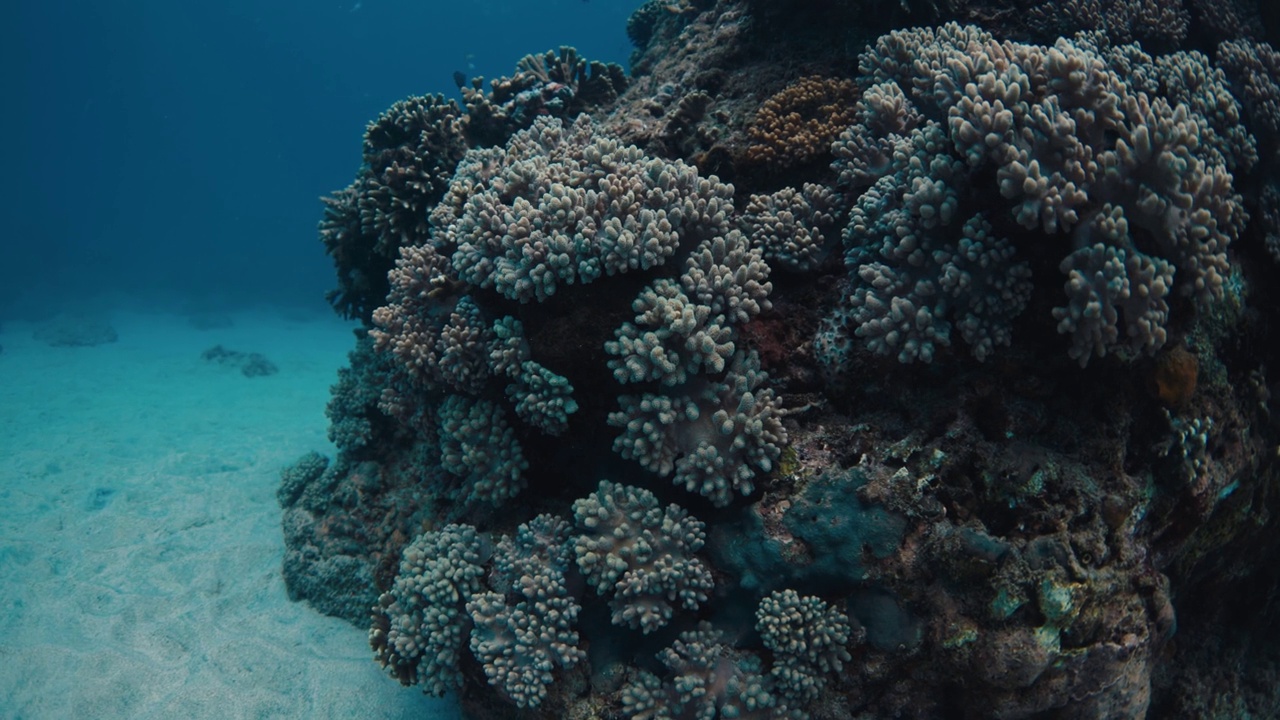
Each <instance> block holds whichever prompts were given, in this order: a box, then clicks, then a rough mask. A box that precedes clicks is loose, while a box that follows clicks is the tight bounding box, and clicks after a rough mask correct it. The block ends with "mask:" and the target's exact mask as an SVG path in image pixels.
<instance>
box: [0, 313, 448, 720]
mask: <svg viewBox="0 0 1280 720" xmlns="http://www.w3.org/2000/svg"><path fill="white" fill-rule="evenodd" d="M234 320H235V325H234V327H231V328H227V329H221V330H206V331H199V330H195V329H192V328H191V327H190V326H189V325H188V324H187V323H186V321H185V320H183V319H182V318H178V317H172V316H163V315H124V316H117V317H115V318H114V321H113V324H114V325H115V327H116V329H117V330H118V331H119V335H120V339H119V341H118V342H116V343H113V344H109V345H101V346H98V347H89V348H65V347H47V346H45V345H44V344H43V343H41V342H39V341H36V340H33V339H32V337H31V332H32V326H30V325H26V324H22V323H12V322H11V323H7V324H6V325H5V327H4V328H3V330H0V345H3V347H4V349H3V352H0V718H23V719H24V720H36V719H41V718H57V719H58V720H68V719H74V718H166V719H168V718H187V717H192V718H293V717H298V718H417V719H424V718H456V717H459V713H458V710H457V706H456V703H450V702H448V701H447V700H444V701H442V700H434V699H432V698H427V697H425V696H424V695H422V693H420V692H419V691H417V690H413V689H406V688H402V687H401V686H400V685H399V684H398V683H396V682H395V681H394V680H392V679H391V678H389V677H387V676H385V675H384V674H383V673H382V671H381V669H380V668H379V667H378V666H377V664H376V663H375V662H374V661H373V658H372V653H371V651H370V650H369V649H368V645H367V641H366V638H365V633H364V631H362V630H360V629H358V628H355V627H352V626H350V625H347V624H346V623H344V622H342V621H340V620H336V619H333V618H328V617H324V616H322V615H320V614H318V613H316V612H315V611H313V610H312V609H311V608H310V607H308V606H306V605H305V604H299V603H291V602H289V601H288V599H287V598H286V596H285V589H284V583H283V581H282V579H281V577H280V562H281V557H282V554H283V540H282V538H281V534H280V509H279V507H278V506H277V504H276V499H275V491H276V486H277V484H278V481H279V473H280V469H281V468H282V467H284V466H285V465H287V464H289V463H291V462H293V461H294V460H295V459H297V458H298V457H299V456H300V455H302V454H303V453H305V452H307V451H309V450H319V451H321V452H325V453H327V454H330V455H332V448H331V447H330V445H329V443H328V440H327V439H326V437H325V427H326V419H325V416H324V405H325V402H326V401H327V399H328V388H329V385H330V384H331V383H332V382H333V381H334V379H335V377H336V376H335V371H336V369H337V368H338V367H339V366H340V365H341V364H342V363H344V362H345V360H346V352H347V351H348V350H349V349H350V347H351V344H352V337H351V334H350V330H349V326H346V325H343V324H341V323H339V322H338V321H337V320H335V319H331V318H324V317H320V316H317V317H316V318H314V319H312V320H310V321H298V320H286V319H283V318H282V317H280V316H279V315H276V314H273V313H261V314H256V315H241V316H236V317H235V318H234ZM219 343H220V344H222V345H224V346H225V347H227V348H230V349H233V350H242V351H246V352H260V353H263V354H264V355H266V356H267V357H268V358H269V359H270V360H272V361H273V362H275V364H276V365H278V366H279V368H280V372H279V374H277V375H274V376H270V377H257V378H246V377H244V376H243V375H241V374H240V373H239V371H238V370H236V369H235V368H231V367H223V366H218V365H214V364H210V363H207V362H205V361H202V360H201V359H200V353H201V352H202V351H204V350H205V349H207V348H209V347H211V346H213V345H215V344H219Z"/></svg>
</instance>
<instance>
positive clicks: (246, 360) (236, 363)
mask: <svg viewBox="0 0 1280 720" xmlns="http://www.w3.org/2000/svg"><path fill="white" fill-rule="evenodd" d="M200 359H201V360H205V361H207V362H213V363H218V364H219V365H230V366H232V367H238V368H240V373H241V374H242V375H244V376H245V377H265V376H267V375H275V374H276V373H278V372H280V368H278V367H276V365H275V363H273V362H271V361H270V360H268V359H267V358H266V356H265V355H262V354H261V353H246V352H240V351H239V350H228V349H226V348H224V347H222V346H221V345H214V346H213V347H211V348H209V349H208V350H205V351H204V352H202V353H200Z"/></svg>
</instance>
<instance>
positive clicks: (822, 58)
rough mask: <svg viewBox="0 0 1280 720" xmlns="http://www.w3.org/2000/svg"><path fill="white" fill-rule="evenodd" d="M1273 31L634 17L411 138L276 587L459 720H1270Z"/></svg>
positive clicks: (361, 254)
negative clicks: (616, 39) (601, 59)
mask: <svg viewBox="0 0 1280 720" xmlns="http://www.w3.org/2000/svg"><path fill="white" fill-rule="evenodd" d="M1278 30H1280V27H1277V17H1276V14H1275V9H1274V8H1273V7H1272V6H1271V5H1270V4H1265V3H1257V4H1255V3H1253V2H1250V1H1249V0H1231V1H1230V2H1227V3H1221V2H1218V3H1210V2H1209V1H1208V0H1140V1H1139V0H1115V1H1114V2H1107V3H1091V2H1074V1H1073V2H1065V3H1064V2H1039V1H1038V0H1033V1H1032V2H1012V1H1011V0H951V1H950V2H941V1H939V2H933V1H931V0H904V1H902V2H894V1H880V2H877V1H876V0H810V1H808V2H801V3H781V2H776V1H775V0H740V1H736V2H731V1H728V0H722V1H720V2H716V1H714V0H682V1H680V2H665V1H664V2H648V3H645V4H644V5H643V6H642V7H641V8H639V9H638V10H637V11H636V13H635V14H634V15H633V16H632V18H631V21H630V22H629V23H628V27H627V31H628V34H629V36H630V37H631V39H632V41H633V42H634V43H635V45H636V51H635V53H634V55H633V56H632V60H631V74H630V76H628V75H627V74H626V73H624V72H623V71H622V70H621V69H620V68H618V67H616V66H611V65H604V64H601V63H596V62H590V61H587V60H586V59H583V58H580V57H579V56H578V55H577V53H576V52H575V51H574V50H573V49H572V48H560V49H559V50H555V51H551V52H547V53H544V54H541V55H530V56H528V57H526V58H525V59H523V60H522V61H521V62H520V63H519V64H518V67H517V69H516V72H515V74H514V75H512V76H511V77H505V78H498V79H496V80H494V81H493V82H491V83H489V86H488V89H487V90H486V89H485V83H484V82H483V79H480V78H477V79H475V80H471V81H467V80H466V79H465V78H462V79H460V81H459V86H460V90H461V95H462V102H461V104H459V103H457V102H455V101H452V100H447V99H445V98H443V97H440V96H433V97H419V98H410V99H408V100H405V101H402V102H400V103H397V104H396V105H394V106H392V108H390V109H388V111H387V112H386V113H384V114H383V115H382V116H381V117H379V118H378V119H377V120H375V121H374V122H373V123H371V124H370V126H369V128H368V131H367V133H366V138H365V152H364V155H363V164H362V165H361V167H360V169H359V171H358V173H357V177H356V180H355V182H354V183H353V184H352V185H351V186H349V187H348V188H346V189H343V190H341V191H338V192H336V193H335V194H334V195H333V196H332V197H331V198H328V199H326V201H325V202H326V208H325V214H324V218H323V220H322V222H321V228H320V234H321V238H322V240H323V241H324V244H325V247H326V249H327V251H328V252H329V254H330V255H331V256H332V257H333V259H334V263H335V267H336V269H337V271H338V283H339V285H338V288H337V289H336V290H335V291H334V293H333V294H332V295H331V300H332V302H333V303H334V307H335V309H336V310H337V311H338V312H340V313H342V314H344V315H347V316H349V317H353V318H358V319H360V320H361V321H362V327H361V329H360V330H359V331H358V332H357V333H356V338H355V347H354V349H353V351H352V352H351V355H350V364H349V366H348V367H346V368H344V369H342V370H341V371H340V372H339V377H338V382H337V383H336V384H335V385H334V386H333V389H332V398H331V400H330V403H329V406H328V412H327V414H328V417H329V420H330V438H331V439H332V440H333V442H334V444H335V445H336V446H337V448H338V454H337V457H336V458H334V459H333V460H332V461H331V460H329V459H327V458H324V457H322V456H320V455H318V454H311V455H308V456H307V457H305V458H303V459H302V460H300V461H299V462H298V463H297V464H296V465H294V466H293V467H291V468H289V469H287V470H286V471H285V473H284V475H283V481H282V484H281V487H280V491H279V500H280V503H281V505H282V507H283V508H284V520H283V523H284V533H285V539H286V555H285V560H284V574H285V579H286V584H287V587H288V589H289V592H290V596H291V597H292V598H294V599H305V600H307V601H308V602H310V603H311V604H312V605H313V606H314V607H316V608H317V609H318V610H320V611H322V612H325V613H329V614H332V615H336V616H339V617H343V618H345V619H347V620H348V621H350V622H353V623H356V624H358V625H360V626H363V627H368V628H369V639H370V645H371V647H372V649H373V655H374V657H375V659H376V660H377V661H378V662H380V663H381V664H382V665H383V666H384V667H385V668H386V670H387V672H388V674H389V675H390V676H391V677H393V678H395V679H396V680H398V681H400V682H401V683H403V684H405V685H409V686H418V687H420V688H421V689H422V690H423V691H425V692H428V693H433V694H441V693H444V692H446V691H449V690H457V691H459V693H460V695H459V696H460V698H461V700H462V704H463V708H464V710H465V711H466V713H467V714H468V715H469V716H473V717H495V718H496V717H502V718H507V717H517V718H519V717H528V718H535V717H538V718H543V717H545V718H551V717H556V718H562V717H568V718H628V719H641V720H648V719H658V718H706V719H711V718H717V717H723V718H758V717H768V718H855V717H857V718H945V719H949V718H988V717H993V718H1043V719H1053V720H1056V719H1063V718H1098V719H1101V718H1141V717H1219V718H1239V717H1267V716H1274V715H1275V708H1276V707H1280V697H1278V695H1280V678H1277V668H1280V664H1277V661H1278V660H1280V658H1278V657H1277V651H1276V649H1275V648H1276V647H1280V642H1277V641H1280V622H1278V619H1280V618H1278V611H1280V603H1278V602H1277V593H1278V591H1280V588H1278V582H1277V570H1276V569H1275V563H1274V562H1273V560H1274V559H1275V558H1277V557H1280V547H1277V545H1278V544H1280V527H1277V525H1278V523H1280V520H1277V518H1278V517H1280V507H1278V504H1280V491H1278V490H1277V488H1280V484H1278V483H1280V478H1278V477H1277V474H1278V473H1277V447H1278V440H1280V433H1277V430H1278V428H1277V420H1276V418H1275V417H1274V416H1273V412H1274V407H1273V405H1274V403H1273V402H1272V399H1271V393H1272V390H1273V389H1274V382H1273V381H1272V380H1271V379H1270V378H1269V376H1268V369H1269V368H1270V369H1272V370H1273V371H1274V368H1276V367H1280V358H1278V357H1277V352H1278V351H1277V348H1280V342H1277V333H1276V323H1277V322H1280V296H1278V295H1277V282H1276V279H1277V278H1276V275H1277V272H1278V271H1280V267H1278V263H1280V189H1278V188H1280V184H1278V179H1277V177H1276V176H1277V173H1278V172H1280V170H1278V169H1280V163H1278V162H1277V161H1278V160H1280V155H1278V154H1277V153H1278V149H1280V111H1278V110H1277V108H1280V53H1277V52H1276V51H1275V50H1274V49H1273V48H1272V46H1271V45H1269V44H1268V41H1274V40H1275V37H1276V33H1277V31H1278ZM1059 36H1065V37H1059Z"/></svg>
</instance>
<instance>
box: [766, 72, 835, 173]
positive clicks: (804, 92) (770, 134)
mask: <svg viewBox="0 0 1280 720" xmlns="http://www.w3.org/2000/svg"><path fill="white" fill-rule="evenodd" d="M857 100H858V92H857V87H856V86H855V85H854V83H853V82H852V81H851V80H846V79H844V78H828V77H822V76H820V75H811V76H809V77H804V78H801V79H799V80H797V81H796V82H794V83H792V84H791V85H788V86H787V87H786V88H784V89H783V90H782V91H780V92H778V93H777V94H776V95H774V96H773V97H771V98H769V99H768V100H765V101H764V103H763V104H761V105H760V109H759V110H757V111H756V116H755V120H754V122H753V123H752V124H751V126H750V127H748V128H747V135H748V136H750V138H751V146H750V147H749V148H747V152H746V157H747V160H749V161H751V162H754V163H761V164H769V165H774V166H777V167H780V168H786V167H791V166H794V165H802V164H804V163H807V162H810V161H812V160H815V159H816V158H819V157H822V156H824V155H827V154H829V153H830V152H831V143H832V141H834V140H835V139H836V138H837V137H839V136H840V133H841V132H843V131H844V129H845V128H847V127H849V126H850V125H852V124H853V123H854V122H856V120H857V112H856V103H857Z"/></svg>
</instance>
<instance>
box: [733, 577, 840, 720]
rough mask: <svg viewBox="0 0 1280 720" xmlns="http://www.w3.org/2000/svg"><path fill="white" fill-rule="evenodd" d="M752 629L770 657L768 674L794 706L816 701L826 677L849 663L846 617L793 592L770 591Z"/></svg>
mask: <svg viewBox="0 0 1280 720" xmlns="http://www.w3.org/2000/svg"><path fill="white" fill-rule="evenodd" d="M756 630H757V631H758V632H759V633H760V639H761V641H763V642H764V646H765V647H766V648H768V649H769V651H770V652H772V653H773V667H772V668H771V669H770V670H769V674H770V675H771V676H772V677H773V680H774V682H775V683H776V684H777V687H778V688H779V689H780V692H781V694H782V695H784V696H785V697H787V698H788V699H790V700H793V701H795V702H798V703H803V702H809V701H812V700H815V699H817V697H818V695H819V694H821V692H822V689H823V688H824V687H825V686H826V682H827V677H828V676H830V675H833V674H835V673H838V672H840V670H841V668H843V667H844V663H846V662H849V660H850V659H851V656H850V655H849V650H848V649H847V645H848V644H849V641H850V640H851V639H852V638H853V634H852V631H851V630H850V627H849V618H848V617H847V616H846V615H845V614H844V613H843V612H841V611H840V610H839V609H837V608H835V607H832V606H831V605H828V604H827V603H826V602H824V601H823V600H822V598H818V597H813V596H801V595H800V594H799V593H797V592H796V591H795V590H791V589H786V590H779V591H777V592H773V593H770V594H769V595H768V596H766V597H765V598H764V599H762V600H761V601H760V607H759V608H758V609H757V610H756Z"/></svg>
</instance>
